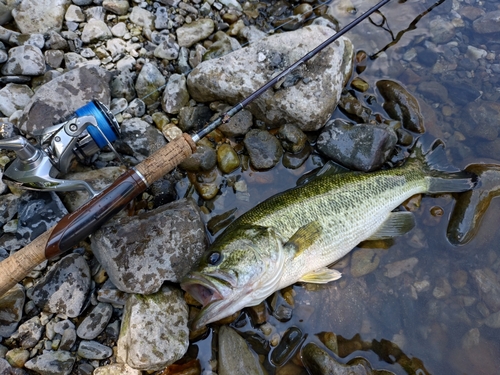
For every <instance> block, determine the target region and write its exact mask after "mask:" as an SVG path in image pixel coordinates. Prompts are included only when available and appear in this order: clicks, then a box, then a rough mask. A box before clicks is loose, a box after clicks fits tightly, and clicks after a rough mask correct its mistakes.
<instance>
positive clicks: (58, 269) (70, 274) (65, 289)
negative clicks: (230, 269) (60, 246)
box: [32, 254, 91, 318]
mask: <svg viewBox="0 0 500 375" xmlns="http://www.w3.org/2000/svg"><path fill="white" fill-rule="evenodd" d="M90 281H91V279H90V270H89V266H88V265H87V262H86V261H85V259H84V258H83V257H82V256H81V255H78V254H70V255H67V256H65V257H64V258H62V259H61V260H60V261H58V262H57V263H56V264H54V266H52V268H51V269H50V270H49V272H47V274H46V275H45V276H44V277H43V278H42V279H41V280H40V282H39V283H38V284H36V285H35V286H34V287H33V292H32V300H33V302H35V304H36V305H37V306H38V307H39V308H41V309H43V310H44V311H47V312H51V313H56V314H59V313H61V314H65V315H67V316H68V317H71V318H74V317H76V316H78V315H79V314H80V311H81V308H82V307H83V303H84V301H85V299H86V297H87V294H88V291H89V288H90Z"/></svg>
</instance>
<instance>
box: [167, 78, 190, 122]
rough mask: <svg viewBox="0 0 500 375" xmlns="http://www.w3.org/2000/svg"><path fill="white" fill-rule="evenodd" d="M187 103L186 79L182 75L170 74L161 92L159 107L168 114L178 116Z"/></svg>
mask: <svg viewBox="0 0 500 375" xmlns="http://www.w3.org/2000/svg"><path fill="white" fill-rule="evenodd" d="M188 103H189V93H188V91H187V85H186V77H185V76H184V75H182V74H172V75H171V76H170V78H169V79H168V82H167V86H166V87H165V90H164V91H163V96H162V101H161V106H162V108H163V110H164V111H165V112H166V113H168V114H178V113H179V112H180V110H181V108H182V107H185V106H187V105H188Z"/></svg>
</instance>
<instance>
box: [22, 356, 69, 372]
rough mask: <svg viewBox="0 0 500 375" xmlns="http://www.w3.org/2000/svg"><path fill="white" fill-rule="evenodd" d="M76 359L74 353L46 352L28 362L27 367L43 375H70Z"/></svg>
mask: <svg viewBox="0 0 500 375" xmlns="http://www.w3.org/2000/svg"><path fill="white" fill-rule="evenodd" d="M75 359H76V358H75V356H74V354H73V353H70V352H66V351H63V350H57V351H46V352H44V353H43V354H41V355H39V356H37V357H34V358H32V359H30V360H29V361H28V362H26V364H25V367H26V368H28V369H30V370H33V371H36V372H37V373H39V374H41V375H49V374H50V375H69V374H71V370H72V369H73V366H74V364H75Z"/></svg>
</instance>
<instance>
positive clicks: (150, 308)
mask: <svg viewBox="0 0 500 375" xmlns="http://www.w3.org/2000/svg"><path fill="white" fill-rule="evenodd" d="M187 323H188V307H187V304H186V302H185V301H184V299H183V298H182V293H181V291H180V290H179V289H175V288H172V287H169V286H166V285H165V286H163V287H162V288H161V290H160V291H159V292H157V293H155V294H152V295H147V296H141V295H138V294H133V295H131V296H130V298H129V299H128V300H127V304H126V305H125V309H124V313H123V319H122V327H121V331H120V338H119V339H118V353H117V359H118V362H122V363H126V364H127V365H129V366H131V367H133V368H135V369H139V370H147V371H149V370H155V371H156V370H160V369H163V368H164V367H166V366H168V365H170V364H172V363H174V362H175V361H177V360H179V359H180V358H181V357H182V356H183V355H184V354H185V353H186V351H187V348H188V345H189V330H188V328H187Z"/></svg>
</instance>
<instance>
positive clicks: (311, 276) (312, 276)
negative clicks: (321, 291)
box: [299, 267, 342, 284]
mask: <svg viewBox="0 0 500 375" xmlns="http://www.w3.org/2000/svg"><path fill="white" fill-rule="evenodd" d="M341 277H342V274H341V273H340V272H339V271H337V270H334V269H330V268H326V267H323V268H319V269H317V270H314V271H312V272H309V273H306V274H305V275H303V276H302V277H301V278H300V279H299V281H302V282H303V283H311V284H326V283H329V282H330V281H334V280H338V279H340V278H341Z"/></svg>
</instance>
